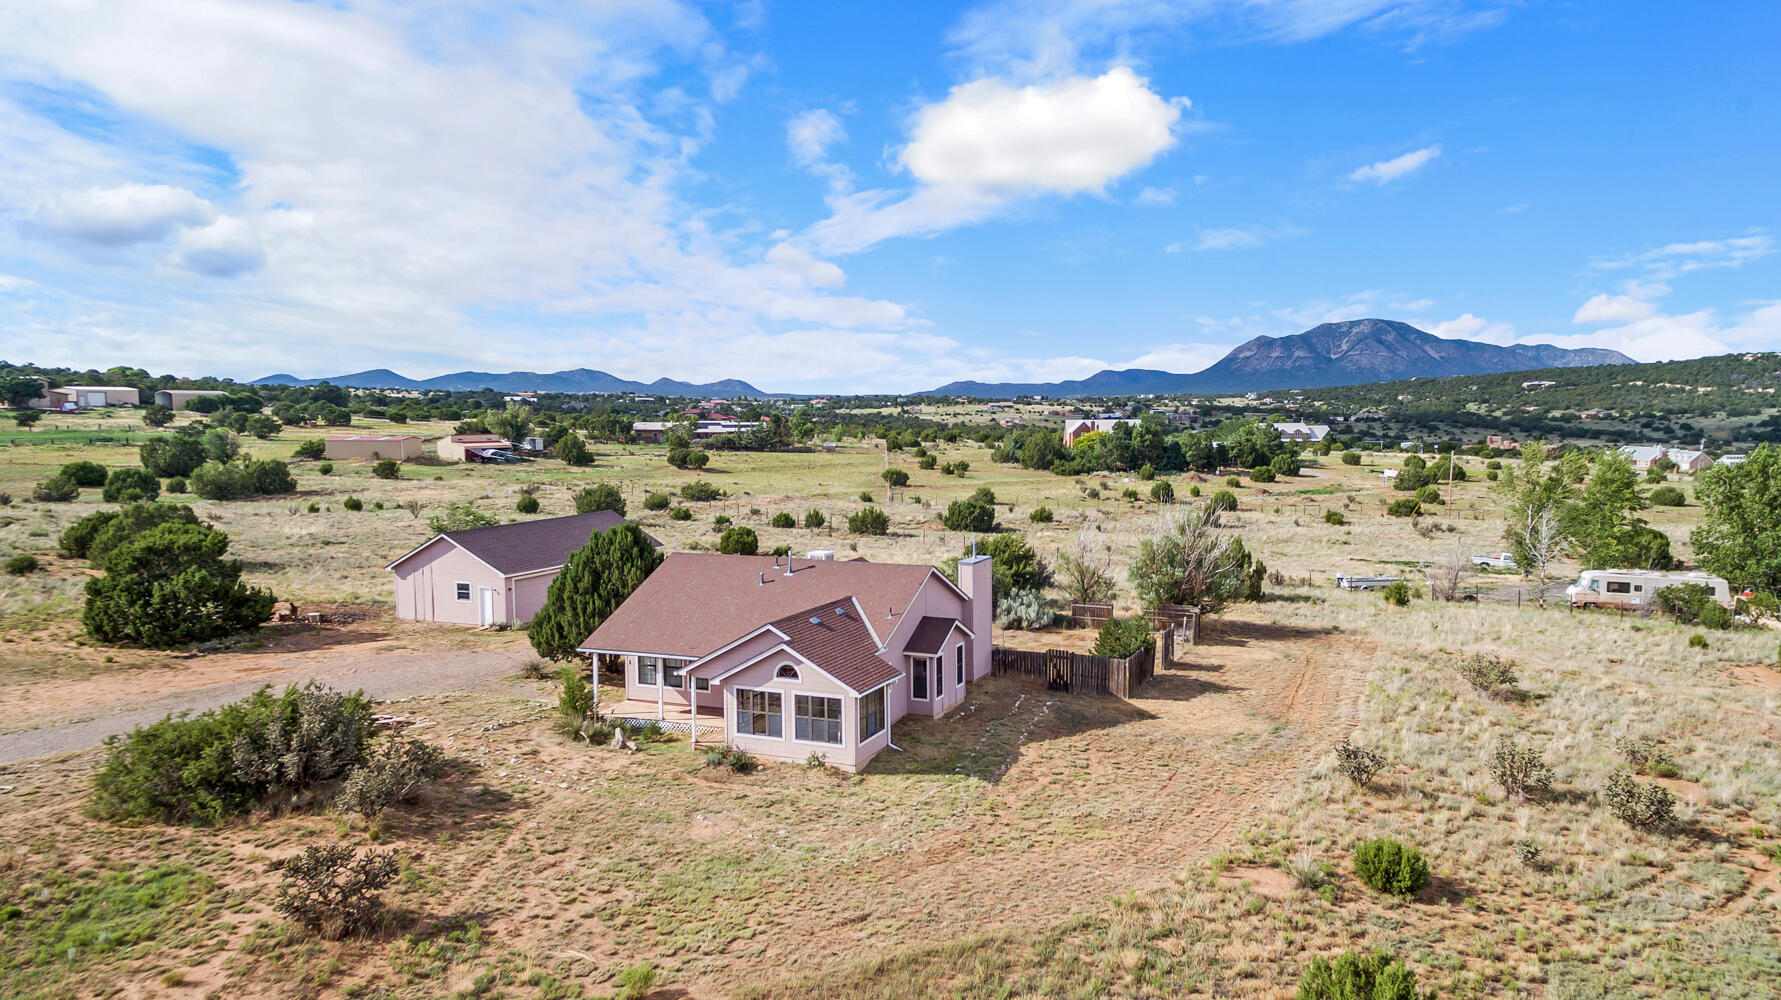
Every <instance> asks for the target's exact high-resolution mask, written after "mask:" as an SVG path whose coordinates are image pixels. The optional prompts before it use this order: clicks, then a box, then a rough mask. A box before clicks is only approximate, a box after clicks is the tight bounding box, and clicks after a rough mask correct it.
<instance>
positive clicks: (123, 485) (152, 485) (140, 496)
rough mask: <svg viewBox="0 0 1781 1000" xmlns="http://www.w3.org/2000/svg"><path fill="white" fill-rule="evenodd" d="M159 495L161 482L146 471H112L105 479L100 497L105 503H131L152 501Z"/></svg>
mask: <svg viewBox="0 0 1781 1000" xmlns="http://www.w3.org/2000/svg"><path fill="white" fill-rule="evenodd" d="M160 495H161V481H160V480H159V479H156V478H155V474H154V473H152V472H150V471H148V470H147V469H134V468H133V469H113V470H112V472H111V475H109V476H106V477H105V489H104V491H103V492H101V493H100V496H101V497H102V498H103V499H104V500H105V502H106V503H132V502H134V501H137V500H153V499H155V498H156V497H158V496H160Z"/></svg>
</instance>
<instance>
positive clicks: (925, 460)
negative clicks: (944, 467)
mask: <svg viewBox="0 0 1781 1000" xmlns="http://www.w3.org/2000/svg"><path fill="white" fill-rule="evenodd" d="M915 464H916V465H917V466H919V467H921V468H922V469H933V468H934V467H935V466H936V465H938V464H940V460H939V459H937V458H935V457H934V456H932V455H923V456H922V457H921V458H919V459H917V460H916V463H915Z"/></svg>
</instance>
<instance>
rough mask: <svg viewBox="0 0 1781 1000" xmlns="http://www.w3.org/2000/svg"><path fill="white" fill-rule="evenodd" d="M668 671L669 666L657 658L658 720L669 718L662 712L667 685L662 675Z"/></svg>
mask: <svg viewBox="0 0 1781 1000" xmlns="http://www.w3.org/2000/svg"><path fill="white" fill-rule="evenodd" d="M667 672H668V668H667V666H666V665H665V664H663V663H662V661H661V660H660V659H657V660H656V721H657V722H661V721H662V720H663V719H666V718H667V716H666V715H664V714H663V712H662V691H663V690H664V686H665V682H664V680H663V677H662V675H663V674H665V673H667Z"/></svg>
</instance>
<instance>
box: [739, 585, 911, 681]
mask: <svg viewBox="0 0 1781 1000" xmlns="http://www.w3.org/2000/svg"><path fill="white" fill-rule="evenodd" d="M771 624H772V626H773V627H774V628H776V629H778V630H779V631H781V632H783V633H785V637H786V645H788V646H790V647H791V648H792V649H793V650H794V651H795V652H796V653H797V654H798V655H799V656H802V657H803V658H805V659H806V660H809V661H810V662H811V663H814V664H816V665H817V666H819V667H821V668H822V669H823V672H824V673H826V674H828V675H829V676H830V677H833V678H835V679H836V680H838V681H840V682H841V683H843V684H845V685H847V686H848V687H850V688H852V689H853V690H855V691H858V692H860V693H861V694H864V693H865V692H867V691H870V690H872V689H873V688H875V687H879V686H880V685H883V684H888V683H890V682H891V681H893V680H896V679H897V678H898V677H900V676H902V674H901V672H900V671H898V670H897V669H896V668H895V667H893V666H891V665H890V664H888V663H886V662H884V660H883V659H882V658H880V657H879V655H878V643H877V641H875V640H874V639H873V638H872V633H871V631H870V630H868V629H867V628H866V623H865V622H863V621H861V620H860V609H859V607H858V606H857V605H855V604H854V599H853V598H852V597H851V596H849V597H847V598H844V599H843V600H841V601H835V602H828V603H824V604H819V605H817V606H816V607H813V608H806V609H805V610H803V611H800V612H797V613H796V614H791V615H787V616H785V617H784V618H781V619H779V620H778V621H775V622H772V623H771Z"/></svg>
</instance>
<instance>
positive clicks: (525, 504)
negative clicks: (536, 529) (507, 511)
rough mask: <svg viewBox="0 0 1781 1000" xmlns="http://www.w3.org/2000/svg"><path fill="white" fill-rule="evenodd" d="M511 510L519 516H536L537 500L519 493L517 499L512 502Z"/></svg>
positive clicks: (527, 494) (528, 494) (529, 495)
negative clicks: (518, 513) (519, 514)
mask: <svg viewBox="0 0 1781 1000" xmlns="http://www.w3.org/2000/svg"><path fill="white" fill-rule="evenodd" d="M513 509H514V510H516V511H519V512H520V513H521V514H536V513H538V498H537V497H535V496H533V495H532V494H530V493H521V494H520V495H519V499H518V500H515V501H514V502H513Z"/></svg>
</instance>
